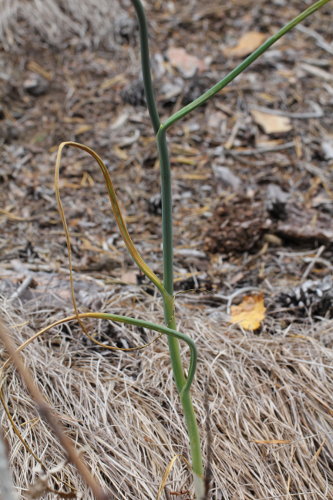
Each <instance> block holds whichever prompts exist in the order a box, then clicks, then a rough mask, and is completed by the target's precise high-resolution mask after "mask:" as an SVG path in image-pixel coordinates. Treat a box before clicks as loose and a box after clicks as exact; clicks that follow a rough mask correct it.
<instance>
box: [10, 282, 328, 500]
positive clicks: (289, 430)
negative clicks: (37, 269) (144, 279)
mask: <svg viewBox="0 0 333 500" xmlns="http://www.w3.org/2000/svg"><path fill="white" fill-rule="evenodd" d="M135 293H136V290H135V289H134V288H133V289H130V290H128V291H127V292H125V291H122V292H121V289H120V288H119V290H117V293H115V294H112V295H110V297H109V300H106V301H105V303H104V306H103V308H104V309H106V308H107V307H108V308H109V310H110V309H112V311H113V312H117V313H120V314H121V313H125V312H127V313H128V310H132V311H135V313H133V314H138V315H139V316H140V317H142V318H143V317H145V318H148V317H150V318H151V315H154V317H156V316H157V317H159V316H160V312H159V311H158V310H156V309H157V306H156V301H155V300H154V298H153V297H150V296H147V295H146V294H145V293H144V292H139V297H138V300H137V299H136V298H135ZM179 300H180V301H182V300H183V299H182V298H180V299H179ZM108 303H109V305H107V304H108ZM91 305H93V304H91ZM178 309H179V310H178V318H179V320H180V328H181V330H182V331H186V332H187V333H190V334H191V335H192V336H193V337H194V338H196V340H197V344H198V348H199V354H200V364H199V368H198V376H197V379H196V382H195V386H194V389H193V398H194V402H195V407H196V410H197V413H198V418H199V421H200V428H201V430H202V437H203V441H204V442H206V441H207V436H206V435H205V434H206V433H205V426H206V418H207V412H206V410H205V398H207V396H208V405H209V416H210V428H211V441H212V447H211V471H212V477H213V479H212V483H211V486H212V488H211V498H212V499H220V500H222V499H224V500H225V499H228V500H232V499H253V500H259V499H264V498H265V499H268V498H276V499H294V498H297V499H301V500H302V499H306V500H310V499H311V500H312V499H328V498H332V497H333V471H332V470H333V469H332V456H333V441H332V423H333V411H332V409H331V394H332V388H333V380H332V357H333V356H332V349H331V346H332V342H333V329H332V323H325V321H322V322H321V323H319V324H318V325H317V326H312V327H311V326H309V325H308V328H307V330H306V331H305V330H303V331H300V330H299V329H296V328H294V329H293V328H289V330H288V331H285V332H283V331H281V330H280V329H279V328H278V327H276V333H275V334H269V333H265V332H263V333H262V334H261V335H253V334H244V333H242V332H240V331H239V330H238V329H237V328H228V327H226V325H225V323H224V322H223V321H222V319H223V318H222V319H221V320H220V321H218V322H217V321H215V322H214V321H212V320H209V318H207V317H206V316H205V315H203V314H202V313H200V312H196V313H193V310H192V309H190V312H188V311H187V308H186V305H185V304H184V305H183V306H180V305H179V306H178ZM2 315H3V316H4V319H5V320H6V322H7V323H9V324H10V325H11V328H12V332H13V336H14V337H15V341H16V342H17V343H18V344H19V343H21V342H23V341H24V340H26V339H27V338H28V337H29V336H31V335H32V333H33V332H35V331H36V330H35V328H37V325H38V327H40V326H42V325H44V324H45V323H49V322H50V318H48V319H46V318H44V319H41V314H40V315H38V317H37V316H35V315H34V314H33V313H32V312H31V314H29V310H26V311H25V313H23V312H22V315H21V316H20V317H19V316H17V314H14V313H13V311H12V310H11V307H10V306H9V304H6V302H5V301H4V302H3V305H2ZM57 317H58V316H57ZM52 319H55V318H52ZM23 321H28V322H29V325H35V328H31V327H30V326H28V325H22V326H20V325H18V324H19V323H22V322H23ZM15 325H16V326H15ZM95 331H96V332H97V334H98V335H100V336H103V335H105V334H108V335H109V336H110V335H111V337H113V340H114V341H115V339H116V338H118V341H119V340H120V341H122V342H126V341H127V342H128V343H129V344H130V345H133V344H140V343H144V342H145V341H146V340H147V336H148V337H149V335H150V334H148V335H147V334H146V333H145V332H140V331H138V330H133V331H130V330H129V328H128V327H125V326H115V328H114V329H111V330H107V329H106V324H105V323H99V324H96V323H95ZM103 332H104V333H103ZM296 334H305V335H306V336H304V337H300V336H298V337H297V336H295V335H296ZM121 339H123V340H121ZM185 352H186V347H185V346H184V353H185ZM5 358H6V356H5V354H4V352H3V351H2V352H1V361H2V362H3V361H4V360H5ZM25 359H26V361H27V363H28V365H29V367H30V368H31V370H32V372H33V373H34V375H35V378H36V380H37V381H38V382H39V386H40V388H42V389H43V391H44V395H45V396H46V397H47V399H48V401H49V403H50V404H51V405H52V407H53V408H54V409H55V410H56V412H57V414H58V415H59V416H60V417H61V421H62V423H63V424H64V425H65V426H66V429H67V433H68V435H69V436H71V437H72V438H73V439H74V441H75V443H76V445H77V447H78V448H79V449H81V450H82V453H83V456H84V458H85V460H86V461H87V463H88V464H89V465H90V467H91V468H92V469H93V471H94V473H95V475H96V477H97V479H98V480H99V481H100V482H101V483H102V485H104V486H107V487H110V488H111V490H112V491H113V492H114V496H115V498H117V499H126V500H130V499H133V500H134V499H136V500H138V499H155V498H156V493H157V490H158V486H159V482H160V480H161V477H162V475H163V473H164V470H165V468H166V467H167V464H168V462H169V461H170V460H171V459H172V457H173V456H174V455H175V454H182V455H185V456H187V438H186V433H185V429H184V425H183V419H182V416H181V415H180V414H179V411H180V405H179V402H178V398H177V395H176V393H175V389H174V385H173V382H172V376H171V373H170V364H169V358H168V354H167V346H166V340H165V339H161V340H159V341H158V342H157V343H155V344H153V345H151V346H149V347H148V348H147V349H146V350H144V351H140V352H136V353H135V352H134V353H133V352H132V353H119V352H114V351H104V352H103V350H102V349H100V348H97V349H96V347H95V346H93V345H92V344H90V342H89V343H87V342H86V341H83V339H82V335H81V333H80V332H79V330H78V329H77V328H76V326H74V325H73V324H72V325H71V326H68V327H67V326H64V327H62V328H58V329H54V330H53V331H52V332H51V333H48V334H45V335H44V337H41V338H40V339H38V340H36V341H35V343H34V344H31V345H30V346H28V347H27V348H26V350H25ZM207 384H209V385H208V389H207ZM3 392H4V396H5V400H6V403H7V404H8V407H9V408H10V411H11V413H12V415H13V417H14V420H15V422H16V423H17V425H18V426H19V429H20V432H21V433H22V435H23V436H24V438H25V439H26V440H27V443H28V444H29V445H30V446H31V448H32V449H33V451H34V452H35V453H36V454H37V455H38V456H39V457H40V458H41V459H42V461H43V463H44V464H45V466H46V468H47V470H48V471H55V476H54V477H51V476H50V472H48V474H47V476H48V481H47V483H48V485H49V486H50V487H52V488H53V489H56V488H57V487H59V485H60V486H61V484H60V480H63V481H65V482H66V483H70V484H72V485H73V486H74V487H75V488H76V489H77V492H78V493H77V498H85V499H88V498H92V496H91V494H90V493H89V492H88V491H87V489H86V488H85V486H84V485H83V484H82V483H81V481H80V479H79V478H78V477H77V474H76V472H75V470H74V468H73V467H72V466H71V465H69V464H66V463H65V461H64V456H63V454H62V451H61V450H60V447H59V445H58V443H57V442H56V441H55V439H54V437H53V436H52V434H51V432H50V430H49V429H48V428H47V426H46V425H45V424H44V423H43V422H42V421H41V420H40V419H39V418H37V417H36V413H35V409H34V403H33V402H32V401H31V400H30V398H29V396H27V394H26V391H25V389H24V388H23V387H22V383H21V381H20V380H19V378H18V377H17V375H16V374H15V373H14V372H13V369H12V368H10V369H8V370H7V371H6V373H5V378H4V380H3ZM2 426H3V427H4V429H5V431H6V437H7V439H8V440H9V442H10V446H11V467H12V470H13V475H14V480H15V483H16V486H17V488H18V490H19V492H20V494H21V496H22V498H28V491H29V490H31V489H32V485H37V486H39V487H41V490H42V494H41V495H40V497H41V498H45V499H51V498H56V497H57V496H56V494H55V493H46V491H45V488H44V484H45V482H41V479H40V477H41V470H40V466H39V465H38V463H37V462H36V460H35V459H34V458H33V457H32V456H31V454H30V453H29V452H28V451H27V450H25V448H24V447H23V446H22V444H21V443H20V441H19V440H18V438H17V437H16V436H15V434H14V432H13V429H12V428H11V426H10V425H9V423H8V420H7V417H6V416H5V415H4V414H3V415H2ZM190 482H191V476H190V474H189V472H188V471H187V470H186V467H185V466H184V465H183V463H181V462H179V461H177V462H176V464H175V466H174V468H173V470H172V473H171V476H170V477H169V481H168V486H167V489H168V490H169V491H184V490H186V489H189V488H190V487H191V486H190ZM61 488H62V489H65V488H64V487H63V486H61ZM38 497H39V496H37V498H38ZM172 498H175V497H172ZM176 498H177V497H176ZM180 498H189V496H188V495H187V496H186V495H184V496H182V497H180Z"/></svg>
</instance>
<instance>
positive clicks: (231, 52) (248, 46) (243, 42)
mask: <svg viewBox="0 0 333 500" xmlns="http://www.w3.org/2000/svg"><path fill="white" fill-rule="evenodd" d="M266 38H267V35H266V34H265V33H260V32H259V31H248V32H247V33H245V34H244V35H243V36H242V37H240V39H239V40H238V43H237V45H236V46H235V47H227V48H225V49H224V51H223V52H224V55H225V56H228V57H245V56H247V55H248V54H251V52H253V51H254V50H256V49H257V48H258V47H259V46H260V45H261V44H262V43H263V41H264V40H265V39H266Z"/></svg>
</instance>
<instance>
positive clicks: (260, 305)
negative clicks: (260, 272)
mask: <svg viewBox="0 0 333 500" xmlns="http://www.w3.org/2000/svg"><path fill="white" fill-rule="evenodd" d="M265 312H266V308H265V304H264V294H263V293H260V294H258V295H246V296H245V297H244V299H243V300H242V302H241V303H240V304H239V305H238V306H231V318H230V323H237V324H238V325H239V326H241V327H242V328H244V329H245V330H257V329H258V328H259V327H260V325H261V322H262V321H263V319H264V318H265Z"/></svg>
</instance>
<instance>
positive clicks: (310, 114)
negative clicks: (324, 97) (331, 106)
mask: <svg viewBox="0 0 333 500" xmlns="http://www.w3.org/2000/svg"><path fill="white" fill-rule="evenodd" d="M311 105H312V108H313V111H307V112H305V113H291V112H288V111H281V110H280V109H270V108H265V107H262V106H252V108H251V109H255V110H257V111H262V112H263V113H269V114H270V115H276V116H286V117H288V118H297V119H298V120H307V119H309V118H321V117H322V116H323V115H324V113H323V110H322V109H321V107H320V106H319V104H317V103H315V102H311Z"/></svg>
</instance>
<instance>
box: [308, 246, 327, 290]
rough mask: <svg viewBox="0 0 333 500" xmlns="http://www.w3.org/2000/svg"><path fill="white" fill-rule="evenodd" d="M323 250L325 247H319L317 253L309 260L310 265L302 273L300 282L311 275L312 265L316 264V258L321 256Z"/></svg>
mask: <svg viewBox="0 0 333 500" xmlns="http://www.w3.org/2000/svg"><path fill="white" fill-rule="evenodd" d="M325 248H326V247H325V245H322V246H321V247H319V249H318V252H317V253H316V255H315V256H314V257H313V259H311V262H310V264H309V265H308V267H307V268H306V270H305V271H304V273H303V276H302V281H303V280H306V278H307V277H308V276H309V274H310V273H311V271H312V269H313V267H314V265H315V264H316V262H317V260H318V258H319V257H320V256H321V254H322V253H323V251H324V250H325Z"/></svg>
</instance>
